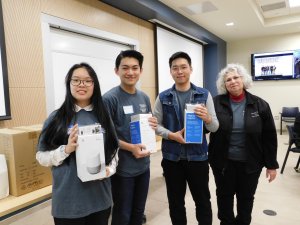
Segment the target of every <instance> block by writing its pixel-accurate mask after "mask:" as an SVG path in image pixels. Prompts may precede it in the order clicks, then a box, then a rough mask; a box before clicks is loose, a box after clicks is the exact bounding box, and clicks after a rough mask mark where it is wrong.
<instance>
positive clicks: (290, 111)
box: [280, 107, 299, 135]
mask: <svg viewBox="0 0 300 225" xmlns="http://www.w3.org/2000/svg"><path fill="white" fill-rule="evenodd" d="M298 113H299V107H282V112H281V113H280V135H281V134H282V122H286V123H293V122H295V118H296V116H297V114H298Z"/></svg>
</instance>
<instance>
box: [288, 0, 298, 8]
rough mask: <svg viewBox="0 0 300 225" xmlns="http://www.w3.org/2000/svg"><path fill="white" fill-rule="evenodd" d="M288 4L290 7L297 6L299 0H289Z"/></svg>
mask: <svg viewBox="0 0 300 225" xmlns="http://www.w3.org/2000/svg"><path fill="white" fill-rule="evenodd" d="M289 5H290V7H291V8H294V7H299V6H300V1H299V0H289Z"/></svg>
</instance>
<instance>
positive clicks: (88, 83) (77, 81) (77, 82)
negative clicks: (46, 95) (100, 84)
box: [70, 79, 94, 87]
mask: <svg viewBox="0 0 300 225" xmlns="http://www.w3.org/2000/svg"><path fill="white" fill-rule="evenodd" d="M70 83H71V84H72V85H73V86H79V85H80V84H81V83H82V84H83V85H84V86H86V87H90V86H92V85H93V83H94V81H93V80H80V79H71V82H70Z"/></svg>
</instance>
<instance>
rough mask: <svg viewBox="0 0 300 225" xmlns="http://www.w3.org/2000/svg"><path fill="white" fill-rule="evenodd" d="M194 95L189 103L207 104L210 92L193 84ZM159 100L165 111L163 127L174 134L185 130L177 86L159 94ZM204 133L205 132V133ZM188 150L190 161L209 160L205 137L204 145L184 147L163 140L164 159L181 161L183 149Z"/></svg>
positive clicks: (187, 145)
mask: <svg viewBox="0 0 300 225" xmlns="http://www.w3.org/2000/svg"><path fill="white" fill-rule="evenodd" d="M191 88H192V94H191V98H190V100H189V103H192V104H200V103H204V104H205V103H206V101H207V97H208V90H206V89H204V88H200V87H197V86H195V85H194V84H192V83H191ZM159 99H160V102H161V105H162V110H163V121H162V125H163V126H164V127H165V128H167V129H168V130H170V131H172V132H177V131H179V130H181V129H183V128H184V124H182V123H181V121H183V119H182V117H183V115H182V113H181V111H180V108H179V103H178V100H177V99H178V98H177V95H176V90H175V85H173V87H172V88H170V89H168V90H166V91H163V92H162V93H160V94H159ZM203 133H204V132H203ZM183 147H185V148H187V149H188V150H187V157H188V158H187V159H188V160H189V161H204V160H207V141H206V137H205V135H203V142H202V144H185V145H182V144H180V143H178V142H176V141H173V140H166V139H163V140H162V154H163V158H165V159H168V160H171V161H179V160H180V152H181V149H182V148H183Z"/></svg>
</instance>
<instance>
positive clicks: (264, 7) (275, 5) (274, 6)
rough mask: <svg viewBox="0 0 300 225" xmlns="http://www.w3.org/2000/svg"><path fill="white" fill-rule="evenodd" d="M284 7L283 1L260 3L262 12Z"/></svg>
mask: <svg viewBox="0 0 300 225" xmlns="http://www.w3.org/2000/svg"><path fill="white" fill-rule="evenodd" d="M285 7H286V4H285V2H277V3H273V4H269V5H262V6H261V9H262V11H263V12H267V11H272V10H276V9H283V8H285Z"/></svg>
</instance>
